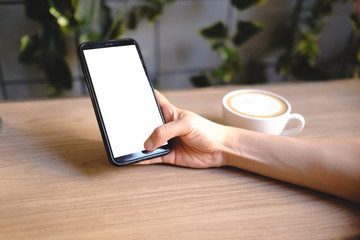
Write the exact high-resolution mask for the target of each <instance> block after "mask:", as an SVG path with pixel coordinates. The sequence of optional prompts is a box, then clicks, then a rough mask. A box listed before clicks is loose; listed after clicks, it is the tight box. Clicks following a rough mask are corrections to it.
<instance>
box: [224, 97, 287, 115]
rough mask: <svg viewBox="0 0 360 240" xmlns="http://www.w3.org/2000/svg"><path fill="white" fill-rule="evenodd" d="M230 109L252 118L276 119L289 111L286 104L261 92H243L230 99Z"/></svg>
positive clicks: (228, 102)
mask: <svg viewBox="0 0 360 240" xmlns="http://www.w3.org/2000/svg"><path fill="white" fill-rule="evenodd" d="M227 105H228V106H229V108H230V109H231V110H233V111H235V112H237V113H240V114H243V115H246V116H250V117H260V118H267V117H275V116H279V115H281V114H283V113H285V112H286V111H287V105H286V103H285V102H284V101H283V100H281V99H279V98H277V97H275V96H272V95H269V94H266V93H261V92H241V93H237V94H234V95H233V96H231V97H229V99H228V101H227Z"/></svg>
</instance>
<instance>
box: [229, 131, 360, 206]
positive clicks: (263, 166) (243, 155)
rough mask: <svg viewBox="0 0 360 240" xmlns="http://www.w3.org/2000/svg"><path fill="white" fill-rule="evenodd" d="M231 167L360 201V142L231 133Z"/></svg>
mask: <svg viewBox="0 0 360 240" xmlns="http://www.w3.org/2000/svg"><path fill="white" fill-rule="evenodd" d="M227 139H228V140H227V141H226V143H225V144H224V149H223V151H224V156H225V159H226V162H227V164H228V165H231V166H235V167H238V168H241V169H244V170H247V171H251V172H255V173H258V174H261V175H264V176H268V177H271V178H275V179H279V180H282V181H286V182H290V183H293V184H297V185H301V186H305V187H308V188H312V189H315V190H319V191H322V192H326V193H330V194H333V195H337V196H340V197H343V198H346V199H350V200H353V201H357V202H360V142H359V140H340V141H339V140H325V139H324V140H320V139H301V138H291V137H281V136H273V135H267V134H262V133H255V132H250V131H244V130H241V129H231V130H229V134H228V138H227Z"/></svg>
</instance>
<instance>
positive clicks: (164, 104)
mask: <svg viewBox="0 0 360 240" xmlns="http://www.w3.org/2000/svg"><path fill="white" fill-rule="evenodd" d="M154 92H155V95H156V99H157V100H158V103H159V106H160V108H161V111H162V113H163V116H164V118H165V122H171V121H173V120H174V119H175V116H176V110H177V108H176V107H175V106H174V105H172V104H171V103H170V102H169V100H167V99H166V98H165V97H164V95H162V94H161V93H160V92H159V91H157V90H156V89H155V90H154Z"/></svg>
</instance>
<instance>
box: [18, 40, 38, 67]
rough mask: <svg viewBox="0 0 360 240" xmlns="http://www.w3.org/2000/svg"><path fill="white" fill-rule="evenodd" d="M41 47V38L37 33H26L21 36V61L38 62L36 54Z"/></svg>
mask: <svg viewBox="0 0 360 240" xmlns="http://www.w3.org/2000/svg"><path fill="white" fill-rule="evenodd" d="M39 48H40V40H39V37H38V35H37V34H33V35H25V36H23V37H22V38H21V45H20V54H19V61H20V62H21V63H27V64H31V63H34V62H37V60H36V58H35V56H36V52H37V51H38V50H39Z"/></svg>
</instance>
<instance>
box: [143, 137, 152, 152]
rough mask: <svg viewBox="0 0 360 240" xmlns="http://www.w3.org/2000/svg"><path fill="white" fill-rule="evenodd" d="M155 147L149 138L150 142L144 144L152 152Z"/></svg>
mask: <svg viewBox="0 0 360 240" xmlns="http://www.w3.org/2000/svg"><path fill="white" fill-rule="evenodd" d="M153 146H154V144H153V142H152V140H151V138H149V139H148V140H146V141H145V143H144V147H145V149H146V150H152V147H153Z"/></svg>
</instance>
